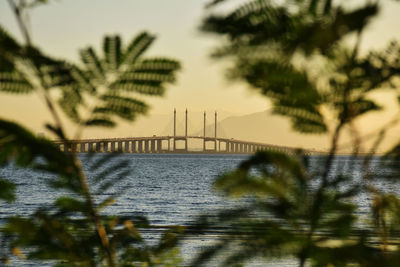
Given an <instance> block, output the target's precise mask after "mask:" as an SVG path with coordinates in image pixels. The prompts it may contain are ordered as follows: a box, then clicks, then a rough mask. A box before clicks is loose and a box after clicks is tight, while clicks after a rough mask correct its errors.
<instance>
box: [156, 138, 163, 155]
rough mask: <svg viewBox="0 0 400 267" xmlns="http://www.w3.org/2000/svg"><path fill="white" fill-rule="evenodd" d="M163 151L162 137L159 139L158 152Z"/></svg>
mask: <svg viewBox="0 0 400 267" xmlns="http://www.w3.org/2000/svg"><path fill="white" fill-rule="evenodd" d="M161 151H162V143H161V139H158V140H157V152H158V153H160V152H161Z"/></svg>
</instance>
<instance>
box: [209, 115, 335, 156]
mask: <svg viewBox="0 0 400 267" xmlns="http://www.w3.org/2000/svg"><path fill="white" fill-rule="evenodd" d="M217 126H218V127H217V128H218V129H219V132H221V135H219V136H220V137H229V138H234V139H239V140H248V141H256V142H262V143H269V144H276V145H283V146H293V147H303V148H316V149H324V148H326V147H328V139H327V137H326V136H323V135H304V134H299V133H296V132H294V131H293V130H291V126H290V121H289V120H288V119H286V118H284V117H282V116H278V115H273V114H271V113H270V112H268V111H264V112H257V113H252V114H248V115H244V116H231V117H228V118H226V119H224V120H222V121H221V122H219V123H218V125H217ZM209 127H210V128H212V129H213V128H214V126H213V125H212V126H211V125H210V126H209Z"/></svg>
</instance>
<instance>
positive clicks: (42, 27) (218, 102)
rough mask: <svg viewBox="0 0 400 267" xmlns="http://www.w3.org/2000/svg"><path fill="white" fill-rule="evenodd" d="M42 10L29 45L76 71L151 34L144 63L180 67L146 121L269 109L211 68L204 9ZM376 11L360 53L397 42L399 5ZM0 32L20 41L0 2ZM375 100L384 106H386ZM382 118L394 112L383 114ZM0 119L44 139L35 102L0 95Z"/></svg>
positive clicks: (178, 4)
mask: <svg viewBox="0 0 400 267" xmlns="http://www.w3.org/2000/svg"><path fill="white" fill-rule="evenodd" d="M49 2H50V3H49V4H47V5H43V6H40V7H38V8H36V9H34V10H33V11H32V12H31V15H30V21H31V33H32V37H33V42H34V44H35V45H37V46H38V47H40V48H41V49H42V50H43V51H45V52H47V53H48V54H50V55H51V56H53V57H56V58H62V59H66V60H68V61H72V62H74V63H78V62H79V56H78V55H79V54H78V51H79V49H80V48H85V47H87V46H89V45H90V46H93V47H94V48H95V49H96V50H97V51H100V49H101V42H102V37H103V36H104V35H105V34H116V33H117V34H120V35H121V36H122V38H123V42H124V43H125V44H126V42H128V41H129V40H130V38H132V37H133V36H134V35H135V34H137V33H138V32H140V31H142V30H147V31H149V32H151V33H154V34H156V35H157V40H156V41H155V43H154V44H153V45H152V47H151V48H150V50H149V51H148V53H147V54H146V55H148V56H150V55H161V56H168V57H173V58H176V59H178V60H179V61H180V62H181V63H182V66H183V69H182V71H180V73H179V75H178V81H177V83H176V84H174V85H171V86H169V88H168V90H167V93H166V95H165V96H164V97H162V98H149V99H147V102H148V103H150V104H151V106H152V109H151V111H150V113H149V116H152V115H154V114H170V113H171V112H172V110H173V108H174V107H176V108H177V109H178V110H180V111H183V110H184V109H185V108H186V107H188V108H189V110H190V111H191V112H201V111H203V110H209V111H214V110H218V111H219V112H221V113H222V112H226V113H228V114H238V115H245V114H250V113H255V112H260V111H265V110H267V109H268V108H269V103H268V100H267V99H266V98H263V97H262V96H259V95H258V94H257V93H255V92H253V91H251V90H249V89H247V88H246V85H244V84H239V83H231V82H229V81H227V80H226V79H225V77H224V69H225V67H226V64H225V63H221V62H214V61H213V60H211V59H210V58H209V54H210V52H211V50H212V48H213V47H215V46H216V45H218V44H219V39H218V38H216V37H214V36H210V35H205V34H203V33H200V32H199V31H198V27H199V25H200V22H201V18H202V17H204V16H205V14H206V11H205V9H204V5H205V3H207V2H208V1H204V0H117V1H116V0H79V1H78V0H61V1H49ZM232 2H233V3H238V2H241V1H232ZM242 2H243V1H242ZM383 3H384V5H383V8H382V11H381V14H380V16H379V17H378V18H377V19H376V20H375V21H373V23H372V24H371V27H369V29H368V31H367V34H366V35H365V36H364V40H363V47H362V49H363V51H367V50H369V49H379V48H382V47H384V46H385V45H386V44H387V42H388V41H390V40H392V39H398V40H400V30H399V28H400V15H399V14H400V3H396V2H395V1H383ZM227 8H229V7H227ZM0 24H1V25H2V26H4V27H5V28H6V29H7V30H8V31H9V32H10V33H11V34H12V35H13V36H15V37H16V38H17V39H18V40H22V39H21V34H20V31H19V29H18V28H17V24H16V20H15V18H14V16H13V14H12V12H11V10H10V8H9V6H8V4H7V1H0ZM378 97H379V98H381V101H383V102H385V101H388V99H389V98H387V97H385V96H378ZM389 113H393V111H391V110H389V111H387V114H389ZM385 114H386V113H385ZM0 116H1V117H3V118H8V119H10V118H12V119H14V120H17V121H18V122H21V123H23V124H24V125H26V126H28V127H29V128H30V129H32V130H33V131H34V132H45V130H44V128H43V124H44V121H46V120H47V119H48V118H49V116H48V113H47V111H46V110H45V108H44V105H43V103H42V102H41V100H40V98H39V97H38V96H37V95H29V96H20V97H16V96H13V95H6V94H1V95H0ZM383 116H386V115H383ZM139 123H140V120H139V121H138V122H137V124H139ZM373 123H379V120H378V121H377V119H374V122H373ZM369 124H370V123H369ZM129 127H131V125H130V124H126V123H125V124H122V125H121V127H119V128H117V129H114V130H112V131H103V130H102V132H101V133H98V132H97V133H96V132H94V131H89V132H88V133H87V134H86V136H88V137H90V136H110V135H114V136H127V135H131V134H129V133H127V131H130V130H129V129H130V128H129ZM271 128H273V127H271ZM283 141H284V140H283ZM283 141H282V142H283Z"/></svg>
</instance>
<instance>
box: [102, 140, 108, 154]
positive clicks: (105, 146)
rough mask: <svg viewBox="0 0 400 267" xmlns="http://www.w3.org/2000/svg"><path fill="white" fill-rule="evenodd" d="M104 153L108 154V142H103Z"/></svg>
mask: <svg viewBox="0 0 400 267" xmlns="http://www.w3.org/2000/svg"><path fill="white" fill-rule="evenodd" d="M103 150H104V151H103V152H108V142H103Z"/></svg>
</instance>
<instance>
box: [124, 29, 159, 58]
mask: <svg viewBox="0 0 400 267" xmlns="http://www.w3.org/2000/svg"><path fill="white" fill-rule="evenodd" d="M154 39H155V36H153V35H150V34H149V33H147V32H142V33H140V34H139V35H138V36H137V37H136V38H134V39H133V40H132V42H131V43H130V44H129V45H128V48H127V49H126V51H125V53H124V60H123V64H125V65H128V66H129V65H131V64H132V63H134V62H135V61H136V60H137V59H138V58H139V57H140V56H141V55H142V54H143V53H144V52H145V51H146V49H147V48H148V47H149V46H150V45H151V44H152V43H153V41H154Z"/></svg>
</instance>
